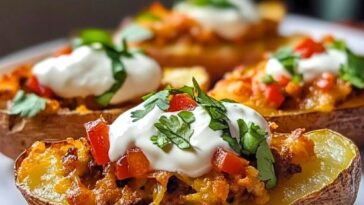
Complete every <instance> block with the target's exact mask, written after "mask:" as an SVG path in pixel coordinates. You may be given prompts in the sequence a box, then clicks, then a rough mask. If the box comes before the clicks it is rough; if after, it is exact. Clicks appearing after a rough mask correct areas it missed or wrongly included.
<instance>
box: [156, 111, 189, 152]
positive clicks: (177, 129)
mask: <svg viewBox="0 0 364 205" xmlns="http://www.w3.org/2000/svg"><path fill="white" fill-rule="evenodd" d="M179 114H180V113H179ZM179 114H178V115H177V116H176V115H171V116H169V117H166V116H161V117H160V118H159V121H158V122H156V123H155V124H154V127H156V128H157V129H158V134H157V135H154V136H152V137H151V140H152V142H153V144H156V145H157V146H158V147H160V148H161V149H164V148H166V146H167V145H170V144H175V145H177V147H178V148H180V149H182V150H185V149H190V148H191V147H192V146H191V144H190V138H191V136H192V135H193V129H191V127H190V124H191V123H192V122H194V121H195V118H194V116H193V114H192V112H188V111H185V112H184V113H183V114H182V115H179ZM181 116H182V117H181Z"/></svg>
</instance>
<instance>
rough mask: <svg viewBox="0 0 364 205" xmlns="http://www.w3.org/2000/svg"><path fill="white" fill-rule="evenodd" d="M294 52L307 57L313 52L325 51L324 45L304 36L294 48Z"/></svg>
mask: <svg viewBox="0 0 364 205" xmlns="http://www.w3.org/2000/svg"><path fill="white" fill-rule="evenodd" d="M295 52H296V53H299V54H301V56H302V57H303V58H309V57H311V56H312V55H313V54H315V53H323V52H325V47H324V46H323V45H322V44H321V43H317V42H315V41H314V40H312V39H311V38H306V39H305V40H303V41H302V43H300V44H299V45H298V46H297V47H296V48H295Z"/></svg>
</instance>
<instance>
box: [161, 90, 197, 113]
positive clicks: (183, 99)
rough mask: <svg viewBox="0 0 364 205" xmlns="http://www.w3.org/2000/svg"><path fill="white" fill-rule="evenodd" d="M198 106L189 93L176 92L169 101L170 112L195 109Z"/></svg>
mask: <svg viewBox="0 0 364 205" xmlns="http://www.w3.org/2000/svg"><path fill="white" fill-rule="evenodd" d="M196 107H197V103H196V101H194V100H193V99H192V98H191V97H190V96H189V95H188V94H185V93H183V94H176V95H173V96H172V99H171V101H170V102H169V108H168V112H176V111H180V110H189V111H191V110H194V109H195V108H196Z"/></svg>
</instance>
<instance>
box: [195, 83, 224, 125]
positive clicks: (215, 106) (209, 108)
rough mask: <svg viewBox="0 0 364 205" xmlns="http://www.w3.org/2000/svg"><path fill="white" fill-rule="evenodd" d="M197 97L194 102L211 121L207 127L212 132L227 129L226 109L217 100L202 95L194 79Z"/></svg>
mask: <svg viewBox="0 0 364 205" xmlns="http://www.w3.org/2000/svg"><path fill="white" fill-rule="evenodd" d="M192 81H193V85H194V88H195V91H196V93H197V96H195V99H196V101H197V102H198V103H199V104H200V105H201V106H202V107H203V108H204V109H205V110H206V112H207V113H208V114H209V115H210V117H211V121H210V124H209V127H210V128H211V129H212V130H215V131H216V130H223V129H229V127H228V124H227V120H228V118H227V116H226V108H225V106H224V105H223V104H222V103H221V102H220V101H218V100H216V99H214V98H212V97H210V96H208V95H207V94H206V93H204V92H203V91H202V90H201V88H200V86H199V85H198V83H197V81H196V79H194V78H193V79H192Z"/></svg>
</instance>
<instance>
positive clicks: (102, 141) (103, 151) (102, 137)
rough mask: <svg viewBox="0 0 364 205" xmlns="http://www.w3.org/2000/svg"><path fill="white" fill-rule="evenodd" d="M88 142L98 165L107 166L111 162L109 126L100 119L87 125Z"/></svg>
mask: <svg viewBox="0 0 364 205" xmlns="http://www.w3.org/2000/svg"><path fill="white" fill-rule="evenodd" d="M84 126H85V128H86V133H87V138H88V141H89V142H90V145H91V153H92V156H93V157H94V159H95V162H96V164H98V165H105V164H107V163H109V162H110V158H109V148H110V143H109V126H108V124H107V122H106V121H105V120H104V119H102V118H100V119H97V120H95V121H91V122H88V123H86V124H85V125H84Z"/></svg>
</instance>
